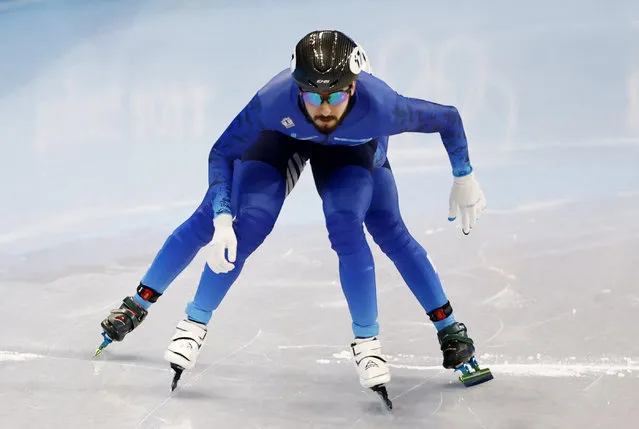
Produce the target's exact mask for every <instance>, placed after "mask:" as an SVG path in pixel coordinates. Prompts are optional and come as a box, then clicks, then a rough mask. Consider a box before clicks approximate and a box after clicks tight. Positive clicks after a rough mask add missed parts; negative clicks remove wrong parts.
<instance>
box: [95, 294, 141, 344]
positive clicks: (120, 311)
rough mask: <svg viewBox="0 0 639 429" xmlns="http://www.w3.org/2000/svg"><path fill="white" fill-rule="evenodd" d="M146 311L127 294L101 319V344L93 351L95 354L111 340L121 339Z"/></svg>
mask: <svg viewBox="0 0 639 429" xmlns="http://www.w3.org/2000/svg"><path fill="white" fill-rule="evenodd" d="M147 314H148V311H146V310H145V309H144V307H142V306H140V305H139V304H138V303H137V302H135V300H134V299H133V297H131V296H127V297H126V298H124V300H123V301H122V305H121V306H120V308H117V309H115V310H111V313H110V314H109V316H108V317H107V318H106V319H104V320H103V321H102V323H101V324H100V325H101V326H102V329H103V332H102V338H103V339H104V340H103V341H102V344H100V346H99V347H98V349H97V350H96V351H95V356H97V355H99V354H100V353H101V352H102V350H104V348H105V347H106V346H108V345H109V344H111V343H112V342H113V341H122V340H123V339H124V337H125V336H126V335H127V334H128V333H129V332H131V331H132V330H134V329H135V328H136V327H137V326H138V325H139V324H140V323H142V322H143V321H144V319H145V318H146V316H147Z"/></svg>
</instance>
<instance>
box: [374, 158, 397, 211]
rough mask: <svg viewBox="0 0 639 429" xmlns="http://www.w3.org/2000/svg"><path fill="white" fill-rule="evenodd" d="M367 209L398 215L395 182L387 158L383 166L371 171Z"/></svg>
mask: <svg viewBox="0 0 639 429" xmlns="http://www.w3.org/2000/svg"><path fill="white" fill-rule="evenodd" d="M368 211H369V213H370V212H387V213H389V214H394V215H397V216H399V198H398V194H397V184H396V183H395V177H394V176H393V171H392V170H391V167H390V163H389V162H388V159H387V160H386V162H385V163H384V165H383V166H381V167H376V168H375V169H374V171H373V197H372V198H371V204H370V207H369V209H368Z"/></svg>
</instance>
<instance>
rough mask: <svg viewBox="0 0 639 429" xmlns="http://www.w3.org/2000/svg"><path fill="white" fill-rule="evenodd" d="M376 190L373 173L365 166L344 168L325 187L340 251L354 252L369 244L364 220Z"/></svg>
mask: <svg viewBox="0 0 639 429" xmlns="http://www.w3.org/2000/svg"><path fill="white" fill-rule="evenodd" d="M372 193H373V180H372V176H371V174H370V172H369V171H368V170H366V169H364V168H362V167H344V168H342V169H341V170H340V171H338V172H337V173H335V174H334V175H333V177H331V180H330V181H329V182H328V183H327V184H326V186H325V187H324V189H323V192H322V201H323V207H324V216H325V218H326V228H327V230H328V236H329V240H330V241H331V246H332V248H333V250H335V251H336V252H337V253H351V252H352V251H354V250H355V249H357V248H358V247H360V246H361V245H362V244H364V245H365V244H366V238H365V236H364V230H363V223H364V217H365V214H366V211H367V210H368V206H369V204H370V199H371V196H372Z"/></svg>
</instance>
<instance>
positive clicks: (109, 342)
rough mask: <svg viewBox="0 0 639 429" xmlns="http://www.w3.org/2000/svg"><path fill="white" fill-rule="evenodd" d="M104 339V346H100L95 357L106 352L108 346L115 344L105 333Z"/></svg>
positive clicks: (103, 334)
mask: <svg viewBox="0 0 639 429" xmlns="http://www.w3.org/2000/svg"><path fill="white" fill-rule="evenodd" d="M102 338H104V341H102V344H100V346H99V347H98V348H97V350H96V351H95V354H94V355H93V357H96V356H98V355H99V354H100V353H102V350H104V349H105V348H106V346H108V345H109V344H111V343H112V342H113V340H112V339H111V338H109V337H108V335H107V334H106V333H105V332H103V333H102Z"/></svg>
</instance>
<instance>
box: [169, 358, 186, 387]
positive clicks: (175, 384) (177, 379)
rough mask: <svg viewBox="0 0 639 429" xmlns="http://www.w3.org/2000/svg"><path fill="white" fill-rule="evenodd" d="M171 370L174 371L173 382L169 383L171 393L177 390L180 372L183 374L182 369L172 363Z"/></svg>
mask: <svg viewBox="0 0 639 429" xmlns="http://www.w3.org/2000/svg"><path fill="white" fill-rule="evenodd" d="M171 369H172V370H173V371H175V374H174V375H173V381H171V392H173V391H174V390H175V389H176V388H177V384H178V381H179V380H180V377H182V372H184V368H182V367H181V366H179V365H176V364H174V363H172V364H171Z"/></svg>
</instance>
